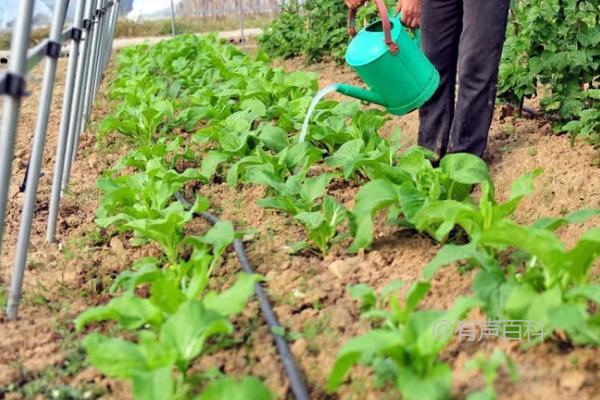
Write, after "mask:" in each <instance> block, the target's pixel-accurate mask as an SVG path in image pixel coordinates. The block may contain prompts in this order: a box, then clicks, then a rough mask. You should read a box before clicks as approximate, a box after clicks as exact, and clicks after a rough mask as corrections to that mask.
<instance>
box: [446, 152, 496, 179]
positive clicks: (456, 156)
mask: <svg viewBox="0 0 600 400" xmlns="http://www.w3.org/2000/svg"><path fill="white" fill-rule="evenodd" d="M440 168H441V169H442V171H444V172H445V173H446V174H447V175H448V177H449V178H450V179H452V180H454V181H456V182H459V183H464V184H468V185H473V184H476V183H481V182H484V181H487V182H491V181H492V178H491V177H490V173H489V171H488V167H487V164H486V163H485V161H483V160H482V159H481V158H479V157H477V156H475V155H472V154H468V153H453V154H447V155H446V156H444V158H442V160H441V161H440Z"/></svg>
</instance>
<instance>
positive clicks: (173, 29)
mask: <svg viewBox="0 0 600 400" xmlns="http://www.w3.org/2000/svg"><path fill="white" fill-rule="evenodd" d="M171 31H172V32H173V37H175V35H176V34H177V32H176V31H175V4H174V3H173V0H171Z"/></svg>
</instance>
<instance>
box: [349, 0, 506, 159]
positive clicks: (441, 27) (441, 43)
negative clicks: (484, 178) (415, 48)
mask: <svg viewBox="0 0 600 400" xmlns="http://www.w3.org/2000/svg"><path fill="white" fill-rule="evenodd" d="M366 1H367V0H345V3H346V5H347V6H348V7H349V8H350V9H351V10H355V9H357V8H358V7H360V6H361V5H363V4H364V3H365V2H366ZM509 3H510V0H399V2H398V6H397V7H396V14H397V13H399V12H401V13H402V14H401V19H402V23H403V24H404V25H405V26H407V27H410V28H417V27H420V28H421V48H422V50H423V52H424V53H425V55H426V56H427V58H428V59H429V60H430V61H431V63H432V64H433V65H434V66H435V68H436V69H437V70H438V72H439V74H440V84H439V87H438V89H437V91H436V92H435V93H434V95H433V96H432V97H431V98H430V99H429V100H428V101H427V102H426V103H425V104H424V105H423V106H422V107H421V108H420V110H419V120H420V126H419V139H418V144H419V145H420V146H423V147H425V148H428V149H429V150H432V151H433V152H435V153H436V154H437V155H438V156H439V157H443V156H444V155H445V154H446V153H460V152H466V153H472V154H475V155H477V156H480V157H481V156H483V153H484V150H485V148H486V146H487V138H488V133H489V129H490V125H491V122H492V115H493V112H494V102H495V98H496V84H497V80H498V67H499V64H500V56H501V54H502V45H503V43H504V38H505V33H506V24H507V19H508V10H509ZM399 51H402V49H401V48H400V50H399ZM457 72H458V98H456V94H455V93H456V88H455V86H456V75H457Z"/></svg>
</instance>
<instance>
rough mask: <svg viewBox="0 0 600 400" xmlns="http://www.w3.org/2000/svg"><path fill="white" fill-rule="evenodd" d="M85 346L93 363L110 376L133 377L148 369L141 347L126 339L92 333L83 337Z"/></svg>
mask: <svg viewBox="0 0 600 400" xmlns="http://www.w3.org/2000/svg"><path fill="white" fill-rule="evenodd" d="M83 347H84V348H85V351H86V353H87V354H88V358H89V360H90V362H91V363H92V365H94V367H96V368H98V369H99V370H100V372H102V373H103V374H105V375H108V376H110V377H113V378H131V377H132V376H133V374H135V373H136V372H139V371H146V370H147V369H148V368H147V364H146V359H145V357H144V354H143V353H142V351H141V350H140V348H139V347H138V346H137V345H135V344H133V343H131V342H128V341H126V340H123V339H117V338H107V337H106V336H103V335H101V334H99V333H92V334H89V335H88V336H86V337H85V339H83Z"/></svg>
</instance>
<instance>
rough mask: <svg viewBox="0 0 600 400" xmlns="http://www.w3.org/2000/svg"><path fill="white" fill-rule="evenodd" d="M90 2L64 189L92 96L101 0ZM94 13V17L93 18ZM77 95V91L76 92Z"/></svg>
mask: <svg viewBox="0 0 600 400" xmlns="http://www.w3.org/2000/svg"><path fill="white" fill-rule="evenodd" d="M91 3H92V10H91V17H92V18H90V19H91V20H92V26H91V28H90V31H89V36H88V37H89V39H88V38H86V40H87V41H88V42H89V43H88V47H89V50H88V52H89V54H88V55H87V56H86V63H85V65H84V66H83V67H84V79H83V82H82V89H81V95H82V96H83V100H82V101H81V104H82V106H81V109H80V110H79V112H78V115H77V116H76V117H77V118H78V119H79V122H78V124H77V126H74V127H72V128H71V129H72V131H69V143H68V145H67V154H66V155H65V163H64V168H63V173H62V180H61V188H62V189H63V190H64V189H66V187H67V185H68V184H69V179H70V177H71V165H72V164H73V159H74V157H75V153H76V150H75V149H76V148H77V147H78V143H79V135H80V134H81V131H82V130H83V129H84V127H85V124H86V123H87V116H88V110H89V104H90V103H91V101H92V96H91V91H92V83H93V78H94V76H93V75H94V66H95V63H96V60H97V58H96V50H97V47H98V37H99V32H98V29H99V21H98V19H99V12H98V10H99V9H100V8H101V5H102V0H98V1H97V2H94V1H93V0H92V1H91ZM94 5H95V6H96V8H94ZM94 15H95V18H94ZM76 95H77V93H76Z"/></svg>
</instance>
